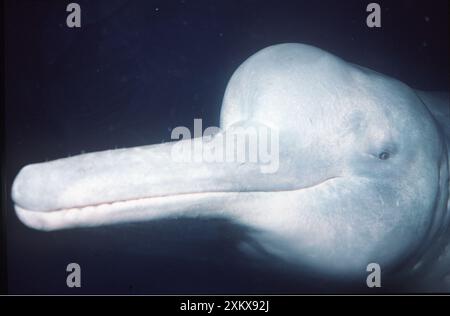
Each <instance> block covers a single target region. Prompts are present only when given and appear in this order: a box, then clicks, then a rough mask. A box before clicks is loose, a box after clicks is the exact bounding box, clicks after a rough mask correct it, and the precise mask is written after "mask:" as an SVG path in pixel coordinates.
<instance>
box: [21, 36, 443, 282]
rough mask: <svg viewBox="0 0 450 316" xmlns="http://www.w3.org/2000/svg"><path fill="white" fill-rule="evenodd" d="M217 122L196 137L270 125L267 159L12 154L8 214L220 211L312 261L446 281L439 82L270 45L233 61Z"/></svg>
mask: <svg viewBox="0 0 450 316" xmlns="http://www.w3.org/2000/svg"><path fill="white" fill-rule="evenodd" d="M220 124H221V129H222V132H219V133H218V134H216V135H215V136H213V137H212V138H211V139H208V140H207V141H206V140H202V139H201V138H198V139H196V140H195V141H196V142H203V143H205V144H210V145H211V144H214V143H215V142H216V141H218V139H219V138H220V137H219V136H223V135H226V134H227V133H228V132H229V131H230V130H232V129H233V128H235V127H236V126H247V125H254V124H256V125H258V124H264V125H265V126H269V127H273V128H274V129H277V131H278V133H279V168H278V170H277V171H276V172H274V173H262V172H261V169H260V168H259V167H260V166H259V165H258V163H234V162H228V163H226V162H223V163H220V162H217V163H201V162H184V163H180V162H174V161H173V159H172V158H173V157H172V155H171V153H172V149H173V146H175V145H176V144H179V143H177V142H171V143H164V144H158V145H151V146H144V147H136V148H128V149H118V150H110V151H103V152H96V153H88V154H83V155H79V156H75V157H70V158H64V159H59V160H55V161H51V162H45V163H38V164H32V165H28V166H25V167H24V168H23V169H22V170H21V171H20V172H19V174H18V175H17V177H16V179H15V181H14V184H13V187H12V197H13V200H14V203H15V209H16V213H17V215H18V217H19V218H20V220H21V221H22V222H23V223H25V224H26V225H28V226H30V227H32V228H36V229H40V230H55V229H62V228H70V227H86V226H98V225H106V224H113V223H122V222H132V221H147V220H154V219H161V218H177V217H222V218H226V219H229V220H231V221H233V222H235V223H238V224H241V225H244V226H247V227H249V228H250V229H251V231H252V232H253V236H254V238H255V240H257V241H258V242H259V244H261V245H262V246H263V247H264V248H265V249H266V250H267V251H268V252H270V253H271V254H273V255H275V256H278V257H279V258H282V259H284V260H287V261H289V262H290V263H293V264H297V265H298V266H299V267H307V268H308V269H313V270H315V271H317V272H318V273H324V274H326V275H330V276H339V277H346V278H353V277H357V278H359V277H362V276H365V275H366V274H367V272H366V267H367V264H368V263H371V262H375V263H378V264H379V265H380V266H381V267H382V271H395V272H396V275H397V276H399V277H400V276H401V277H402V278H407V277H410V276H412V275H421V276H425V275H429V279H428V280H430V278H433V280H435V279H436V280H440V281H439V282H441V281H443V280H444V281H445V277H446V276H447V275H448V272H449V269H447V268H448V266H449V263H450V258H449V256H450V250H449V249H448V248H446V246H447V247H448V245H449V239H450V238H449V227H450V225H449V221H450V212H449V171H448V170H449V166H448V156H449V152H448V151H449V147H450V145H449V135H450V134H449V112H448V94H442V95H432V94H427V93H425V92H417V91H415V90H413V89H411V88H410V87H408V86H407V85H405V84H404V83H402V82H400V81H398V80H395V79H392V78H389V77H387V76H384V75H382V74H379V73H377V72H374V71H372V70H369V69H366V68H364V67H360V66H356V65H353V64H350V63H347V62H345V61H343V60H342V59H340V58H338V57H336V56H333V55H331V54H329V53H327V52H325V51H323V50H320V49H318V48H315V47H311V46H308V45H303V44H281V45H275V46H271V47H268V48H265V49H263V50H261V51H259V52H257V53H256V54H254V55H253V56H251V57H250V58H249V59H248V60H246V61H245V62H244V63H243V64H242V65H241V66H240V67H239V68H238V69H237V70H236V71H235V73H234V74H233V76H232V78H231V79H230V81H229V83H228V86H227V88H226V91H225V95H224V98H223V103H222V110H221V117H220ZM183 141H184V140H183ZM183 141H182V142H183ZM445 256H447V257H445ZM364 280H365V278H364Z"/></svg>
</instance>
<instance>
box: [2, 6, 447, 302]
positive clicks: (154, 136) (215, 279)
mask: <svg viewBox="0 0 450 316" xmlns="http://www.w3.org/2000/svg"><path fill="white" fill-rule="evenodd" d="M70 2H72V1H22V0H21V1H11V0H10V1H6V2H5V5H4V6H5V61H6V62H5V129H6V135H5V136H6V139H5V144H4V146H5V159H6V161H5V165H4V170H5V171H6V174H5V175H4V176H5V177H6V198H7V200H6V210H4V211H5V212H6V227H7V239H6V245H7V249H6V251H7V258H6V260H7V262H6V263H7V281H8V283H7V290H8V292H9V293H11V294H59V293H60V294H94V293H95V294H97V293H98V294H287V293H309V292H314V293H330V292H360V291H365V290H366V289H365V282H362V284H361V286H358V285H351V286H350V285H346V284H345V280H343V282H342V283H339V284H338V285H337V284H335V283H334V282H332V281H330V280H328V279H326V278H324V277H323V276H316V275H313V274H310V273H302V272H301V271H295V270H294V269H293V268H292V267H290V266H288V265H287V264H285V263H283V262H277V261H276V260H275V259H274V258H271V257H270V256H268V255H267V254H264V253H262V252H259V251H258V246H257V245H253V244H252V242H251V239H250V238H249V236H248V235H247V232H246V230H245V228H243V227H239V226H235V225H233V224H231V223H229V222H226V221H223V220H216V219H210V220H185V219H183V220H180V219H178V220H164V221H156V222H149V223H135V224H125V225H115V226H109V227H99V228H83V229H73V230H64V231H56V232H40V231H36V230H32V229H29V228H27V227H25V226H24V225H23V224H22V223H21V222H19V220H18V219H17V217H16V215H15V212H14V209H13V206H12V202H11V199H10V197H9V196H10V188H11V184H12V181H13V179H14V177H15V176H16V175H17V173H18V171H19V170H20V168H21V167H23V166H25V165H27V164H30V163H35V162H42V161H46V160H53V159H57V158H62V157H67V156H69V155H76V154H80V153H82V152H92V151H99V150H106V149H112V148H121V147H131V146H139V145H146V144H152V143H160V142H165V141H169V140H170V133H171V129H173V128H175V127H177V126H187V127H189V128H192V127H193V119H194V118H202V119H203V126H204V127H205V126H218V125H219V113H220V105H221V101H222V97H223V93H224V91H225V87H226V84H227V82H228V80H229V79H230V77H231V75H232V73H233V72H234V70H235V69H236V68H237V67H238V66H239V65H240V64H241V63H242V62H243V61H244V60H245V59H246V58H248V57H249V56H251V55H252V54H254V53H255V52H257V51H258V50H260V49H262V48H264V47H267V46H269V45H273V44H278V43H285V42H300V43H306V44H310V45H313V46H317V47H319V48H322V49H324V50H326V51H329V52H331V53H333V54H335V55H337V56H339V57H341V58H343V59H344V60H347V61H350V62H353V63H356V64H360V65H363V66H365V67H368V68H371V69H373V70H376V71H378V72H381V73H384V74H386V75H389V76H392V77H394V78H397V79H399V80H401V81H403V82H405V83H407V84H408V85H410V86H412V87H414V88H419V89H423V90H448V86H449V78H448V74H449V40H448V35H449V34H448V32H449V31H448V1H447V0H437V1H412V0H397V1H375V2H377V3H379V4H380V5H381V9H382V16H381V19H382V27H381V28H379V29H376V28H368V27H367V26H366V17H367V15H368V13H367V12H366V6H367V4H369V3H370V2H372V1H356V0H347V1H302V0H296V1H287V0H283V1H280V0H279V1H272V0H268V1H261V0H259V1H256V0H239V1H238V0H227V1H225V0H223V1H206V0H181V1H167V0H161V1H143V0H142V1H139V0H128V1H126V0H102V1H81V0H78V1H73V2H77V3H79V4H80V6H81V10H82V11H81V12H82V18H81V23H82V27H81V28H74V29H70V28H68V27H67V26H66V17H67V14H68V13H67V12H66V6H67V4H68V3H70ZM249 249H254V250H251V251H254V252H255V253H254V254H252V255H250V254H248V252H249V251H250V250H249ZM255 249H256V250H255ZM70 262H76V263H78V264H80V266H81V271H82V287H81V288H76V289H74V288H68V287H67V286H66V276H67V272H66V270H65V269H66V266H67V264H68V263H70ZM383 290H384V291H394V292H395V291H400V292H405V291H406V292H407V291H408V284H392V285H391V287H390V288H389V287H388V288H384V289H383Z"/></svg>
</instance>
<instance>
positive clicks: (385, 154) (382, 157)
mask: <svg viewBox="0 0 450 316" xmlns="http://www.w3.org/2000/svg"><path fill="white" fill-rule="evenodd" d="M390 156H391V155H390V154H389V153H388V152H387V151H382V152H381V153H380V154H379V155H378V158H379V159H380V160H387V159H389V157H390Z"/></svg>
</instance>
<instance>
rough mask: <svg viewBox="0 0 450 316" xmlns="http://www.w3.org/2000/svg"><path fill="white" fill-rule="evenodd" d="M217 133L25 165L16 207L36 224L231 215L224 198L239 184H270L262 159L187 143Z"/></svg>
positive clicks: (47, 226)
mask: <svg viewBox="0 0 450 316" xmlns="http://www.w3.org/2000/svg"><path fill="white" fill-rule="evenodd" d="M216 139H217V137H213V138H212V140H209V141H208V142H207V143H206V142H205V141H204V140H202V139H201V138H195V139H193V140H182V141H178V142H169V143H164V144H158V145H150V146H142V147H134V148H126V149H116V150H109V151H102V152H95V153H88V154H82V155H79V156H73V157H70V158H64V159H58V160H54V161H50V162H45V163H37V164H31V165H28V166H25V167H24V168H22V169H21V171H20V172H19V174H18V175H17V177H16V178H15V180H14V183H13V186H12V198H13V201H14V207H15V210H16V213H17V215H18V217H19V219H20V220H21V221H22V222H23V223H24V224H26V225H27V226H29V227H32V228H35V229H39V230H55V229H63V228H71V227H87V226H99V225H106V224H115V223H123V222H133V221H145V220H152V219H160V218H168V217H178V216H219V217H220V216H224V217H227V216H229V215H230V210H229V209H228V207H227V205H228V204H229V203H227V200H229V199H233V196H236V195H237V194H239V192H240V191H248V190H250V191H252V190H265V189H268V188H267V187H264V185H263V187H261V182H260V181H258V175H260V168H259V167H258V165H257V164H242V163H236V162H230V163H226V162H205V161H196V160H195V157H193V155H192V152H189V150H188V148H192V146H198V145H204V146H211V145H213V144H214V143H215V141H216ZM183 146H184V147H183ZM263 177H264V176H263ZM263 183H268V182H267V181H266V182H263ZM269 189H270V188H269Z"/></svg>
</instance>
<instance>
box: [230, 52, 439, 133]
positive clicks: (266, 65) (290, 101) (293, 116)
mask: <svg viewBox="0 0 450 316" xmlns="http://www.w3.org/2000/svg"><path fill="white" fill-rule="evenodd" d="M248 119H253V120H257V121H261V122H266V123H267V124H269V125H273V126H278V127H280V128H281V129H286V130H289V132H290V133H291V132H292V131H293V130H299V129H300V130H301V132H302V133H303V135H305V134H304V133H306V134H308V133H309V134H311V133H314V129H315V128H320V129H321V134H324V133H327V131H328V132H329V134H330V135H331V134H333V135H335V136H339V133H345V132H346V131H353V132H356V131H357V130H358V128H359V129H364V130H365V131H366V132H367V133H372V134H373V135H375V136H376V135H379V136H380V138H383V137H384V138H386V137H388V136H389V137H391V138H392V137H395V136H396V134H398V135H400V134H401V133H404V132H405V130H409V134H408V135H405V136H409V137H413V138H414V137H415V138H418V139H419V138H423V137H424V135H427V136H426V137H431V138H432V137H437V134H436V131H435V129H434V124H433V123H432V117H431V115H430V114H429V113H428V111H427V109H426V107H425V106H424V104H423V103H422V102H421V101H420V99H419V98H418V96H417V95H416V94H415V92H414V90H412V89H411V88H409V87H408V86H407V85H405V84H403V83H402V82H400V81H398V80H395V79H393V78H390V77H387V76H385V75H382V74H380V73H377V72H375V71H372V70H370V69H366V68H364V67H360V66H358V65H354V64H351V63H348V62H346V61H344V60H342V59H340V58H338V57H336V56H334V55H332V54H330V53H327V52H325V51H323V50H321V49H318V48H315V47H311V46H308V45H303V44H281V45H275V46H271V47H268V48H266V49H263V50H261V51H260V52H258V53H256V54H255V55H253V56H252V57H250V58H249V59H248V60H247V61H245V62H244V63H243V64H242V65H241V66H240V67H239V68H238V69H237V70H236V72H235V74H234V75H233V77H232V78H231V80H230V82H229V84H228V87H227V90H226V93H225V96H224V101H223V105H222V113H221V124H222V126H223V127H227V126H228V125H230V124H232V123H234V122H236V121H239V120H248ZM302 127H303V128H302ZM306 136H307V135H306ZM310 136H312V135H310ZM340 136H342V135H340Z"/></svg>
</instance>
